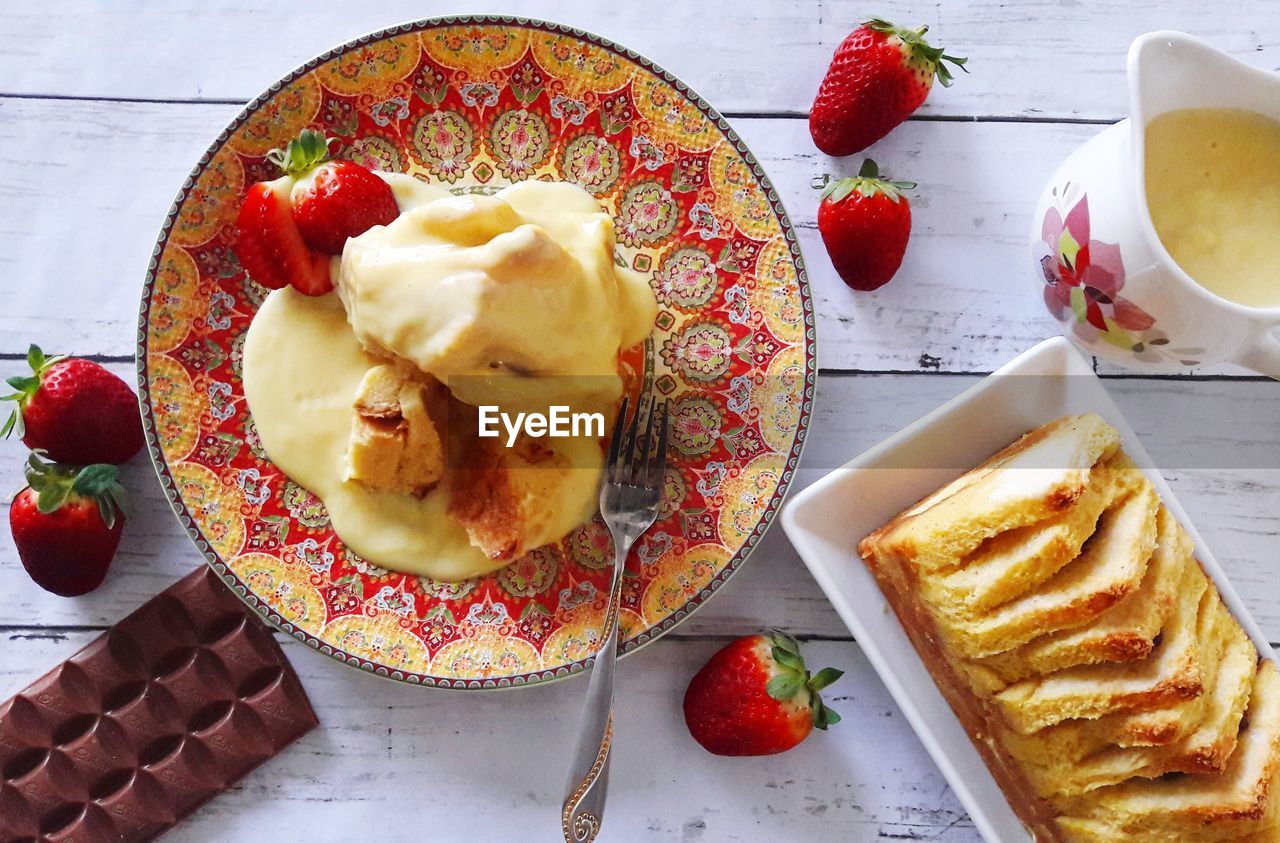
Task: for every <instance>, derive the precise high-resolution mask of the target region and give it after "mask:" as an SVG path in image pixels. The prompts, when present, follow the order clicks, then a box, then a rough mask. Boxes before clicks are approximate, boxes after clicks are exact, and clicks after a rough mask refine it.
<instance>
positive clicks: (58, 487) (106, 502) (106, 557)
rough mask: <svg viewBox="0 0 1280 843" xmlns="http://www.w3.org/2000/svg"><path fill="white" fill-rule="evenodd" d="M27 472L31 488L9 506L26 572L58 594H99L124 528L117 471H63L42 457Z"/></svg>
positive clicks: (35, 457)
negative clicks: (91, 592) (94, 592)
mask: <svg viewBox="0 0 1280 843" xmlns="http://www.w3.org/2000/svg"><path fill="white" fill-rule="evenodd" d="M25 473H26V477H27V484H28V485H27V487H26V488H25V489H23V490H22V491H21V492H19V493H18V495H17V497H15V498H14V500H13V503H12V504H10V506H9V528H10V530H11V531H12V532H13V543H14V546H15V547H16V548H17V550H18V558H19V559H21V560H22V567H23V568H25V569H26V571H27V574H28V575H30V577H31V579H33V580H34V581H35V582H36V584H37V585H39V586H40V587H41V588H43V589H44V590H46V591H50V592H52V593H54V594H58V595H61V596H63V597H76V596H79V595H81V594H87V593H89V592H90V591H93V590H94V589H95V588H97V587H98V586H100V585H102V581H103V580H104V579H105V578H106V576H107V571H108V570H109V569H110V567H111V560H112V559H113V558H114V557H115V553H116V548H117V547H119V545H120V533H121V532H122V531H123V529H124V520H125V517H124V488H123V487H122V486H121V485H120V481H119V479H118V475H117V473H116V468H115V466H112V465H105V464H98V465H89V466H85V467H84V468H74V467H70V466H62V465H57V464H55V463H49V462H46V461H44V460H43V459H41V457H40V454H39V453H38V452H37V453H33V454H31V456H30V457H29V458H28V460H27V465H26V472H25Z"/></svg>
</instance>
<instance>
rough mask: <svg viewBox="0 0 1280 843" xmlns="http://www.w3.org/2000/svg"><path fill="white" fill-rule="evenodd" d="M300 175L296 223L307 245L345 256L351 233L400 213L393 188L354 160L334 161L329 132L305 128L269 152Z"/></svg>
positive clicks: (296, 186) (297, 177)
mask: <svg viewBox="0 0 1280 843" xmlns="http://www.w3.org/2000/svg"><path fill="white" fill-rule="evenodd" d="M267 157H268V158H269V159H270V160H272V161H274V162H275V163H276V164H277V165H279V167H280V169H281V170H283V171H284V173H285V175H288V176H291V177H293V179H294V185H293V191H292V195H291V201H292V203H293V221H294V222H295V223H297V224H298V231H300V232H301V233H302V239H303V240H304V241H305V242H306V244H307V246H308V247H309V248H311V249H314V250H315V251H317V252H322V253H324V254H326V255H340V254H342V247H343V245H345V244H346V242H347V238H348V237H356V236H358V235H361V234H364V233H365V232H366V231H368V230H369V229H371V228H373V227H374V226H375V225H386V224H387V223H389V222H391V221H392V220H394V219H395V218H396V217H398V216H399V215H400V208H399V207H397V205H396V197H395V194H393V193H392V192H391V186H390V185H388V184H387V183H386V182H385V181H383V180H382V179H380V178H378V177H377V176H376V175H374V173H373V171H372V170H370V169H368V168H367V167H362V166H360V165H359V164H357V163H355V162H354V161H330V160H329V141H328V139H327V138H325V136H324V133H323V132H318V131H316V130H315V129H303V130H302V134H300V135H298V138H297V140H291V141H289V145H288V146H286V147H285V148H284V149H276V150H272V151H271V153H269V154H268V156H267Z"/></svg>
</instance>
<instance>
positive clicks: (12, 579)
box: [0, 363, 1280, 658]
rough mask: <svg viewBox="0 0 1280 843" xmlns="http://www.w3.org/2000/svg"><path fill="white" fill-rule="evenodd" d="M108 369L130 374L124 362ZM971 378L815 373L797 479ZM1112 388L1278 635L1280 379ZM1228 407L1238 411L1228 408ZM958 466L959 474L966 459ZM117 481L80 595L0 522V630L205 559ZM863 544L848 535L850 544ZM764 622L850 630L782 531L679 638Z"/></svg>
mask: <svg viewBox="0 0 1280 843" xmlns="http://www.w3.org/2000/svg"><path fill="white" fill-rule="evenodd" d="M15 365H16V364H13V363H10V364H8V365H7V367H3V368H4V370H7V369H11V368H14V366H15ZM112 369H114V370H115V371H118V372H119V373H120V374H122V375H125V376H128V375H129V366H127V365H125V364H113V365H112ZM0 373H3V371H0ZM976 382H977V378H974V377H939V376H930V375H878V376H865V375H864V376H828V377H825V378H822V379H820V380H819V385H818V395H817V399H816V406H817V412H816V417H815V419H814V425H813V429H812V432H811V434H810V437H809V444H808V446H807V447H806V450H805V454H804V458H803V461H802V465H803V466H804V468H803V469H802V470H801V472H800V477H799V481H798V487H802V486H804V485H807V484H808V483H809V482H812V480H814V479H816V478H817V477H818V476H821V475H822V474H823V473H825V472H826V471H829V470H830V469H832V468H835V467H837V466H839V465H841V464H843V463H844V462H846V461H848V460H849V459H851V458H853V457H854V456H857V455H858V454H859V453H861V452H862V451H864V450H866V449H867V448H868V447H870V446H872V445H874V444H875V443H876V442H879V441H880V440H882V439H884V438H886V437H888V436H889V435H891V434H892V433H893V432H895V431H897V430H899V429H901V428H902V427H905V426H906V425H907V424H910V423H911V422H912V421H914V420H915V419H917V418H919V417H920V416H922V415H924V414H925V413H927V412H929V411H930V410H932V409H934V408H935V407H937V406H938V405H940V404H942V403H943V402H944V401H946V400H948V399H949V398H951V397H954V396H955V395H957V394H958V393H959V392H961V391H962V390H963V389H965V388H966V387H968V386H971V385H972V384H974V383H976ZM1108 385H1109V387H1110V391H1111V393H1112V395H1113V396H1115V398H1116V400H1117V402H1118V403H1119V404H1120V405H1121V409H1122V410H1123V411H1124V412H1125V415H1126V417H1127V418H1128V419H1129V421H1130V422H1131V423H1132V424H1133V426H1134V427H1135V429H1137V431H1138V433H1139V435H1140V436H1141V437H1142V441H1143V444H1144V445H1145V446H1146V447H1147V448H1148V450H1149V451H1150V452H1151V454H1152V456H1153V458H1154V459H1155V460H1156V462H1157V464H1159V465H1160V466H1162V468H1164V470H1165V474H1166V476H1168V478H1169V480H1170V482H1171V484H1172V485H1173V487H1174V489H1175V491H1176V492H1177V494H1178V496H1179V499H1180V500H1181V501H1182V503H1183V505H1184V506H1185V507H1186V508H1187V510H1188V512H1190V513H1191V516H1192V519H1193V520H1194V523H1195V524H1196V526H1197V527H1199V529H1200V530H1201V532H1202V533H1203V534H1204V536H1205V539H1206V541H1208V542H1209V543H1210V545H1211V547H1212V548H1213V549H1214V552H1215V553H1216V554H1217V556H1218V558H1219V561H1221V562H1222V564H1223V566H1224V567H1225V568H1226V570H1227V573H1228V574H1229V575H1230V576H1231V578H1232V581H1233V582H1234V583H1235V584H1236V587H1237V588H1238V589H1239V591H1240V592H1241V594H1242V595H1243V597H1244V600H1245V602H1246V603H1247V604H1248V606H1249V607H1250V610H1251V611H1252V612H1253V614H1254V616H1255V617H1256V618H1257V619H1258V622H1259V623H1260V624H1261V625H1262V627H1263V629H1264V630H1265V631H1266V632H1267V634H1268V635H1269V637H1271V639H1272V640H1274V641H1277V642H1280V581H1278V580H1277V578H1276V576H1275V563H1274V560H1275V559H1276V558H1278V557H1280V428H1277V427H1276V426H1275V425H1274V424H1273V423H1271V420H1273V419H1275V418H1277V417H1280V384H1275V383H1267V384H1262V383H1253V382H1232V381H1195V382H1191V383H1181V382H1170V381H1146V380H1129V379H1121V380H1113V381H1109V382H1108ZM1173 403H1176V405H1177V410H1178V411H1177V412H1176V413H1175V412H1172V411H1171V404H1173ZM1223 406H1230V407H1231V408H1232V412H1231V413H1230V414H1225V415H1224V414H1222V413H1221V412H1220V409H1221V408H1222V407H1223ZM21 454H22V452H21V448H20V447H19V445H18V444H17V443H16V442H5V443H3V444H0V493H3V492H6V491H7V490H10V489H13V490H16V489H17V488H18V487H19V486H20V485H21V477H20V470H21V459H22V456H21ZM949 467H950V466H949ZM954 468H955V470H956V473H957V474H958V473H960V472H961V471H962V470H963V469H964V468H965V467H964V466H954ZM125 482H126V485H127V486H128V488H129V490H130V492H131V493H132V494H133V497H134V499H135V506H136V509H137V512H136V513H135V517H134V519H133V521H132V522H131V523H130V525H129V529H128V532H127V533H126V534H125V538H124V540H123V543H122V545H121V550H120V554H119V556H118V558H117V560H116V563H115V568H114V570H113V572H112V575H111V578H110V579H109V580H108V581H107V583H106V585H104V586H103V588H102V589H100V590H99V591H97V592H95V593H94V594H92V595H89V596H87V597H84V598H81V599H78V600H64V599H62V598H59V597H55V596H53V595H49V594H46V593H44V592H42V591H40V590H39V589H36V588H34V587H32V586H31V585H30V583H28V582H27V581H26V575H25V573H24V572H23V571H22V569H21V567H20V566H19V564H18V561H17V559H16V556H15V554H14V551H13V547H12V539H11V538H10V537H9V535H8V531H3V530H0V593H3V594H8V595H9V599H8V600H6V601H3V602H0V628H5V627H14V626H29V625H33V624H34V623H37V622H39V623H43V624H48V625H53V626H58V627H64V626H70V627H80V626H90V627H101V626H105V625H109V624H112V623H114V622H115V621H116V620H118V619H119V618H121V617H123V616H124V615H125V614H127V613H128V612H129V611H130V610H131V609H132V608H133V607H135V606H137V605H138V604H139V603H141V602H143V601H144V600H146V599H147V598H148V597H149V596H150V595H153V594H155V593H157V592H158V591H161V590H162V589H163V588H165V587H166V586H167V585H168V584H169V583H170V582H172V581H173V580H175V579H177V578H178V577H179V576H181V575H182V574H183V573H185V572H186V571H188V570H190V569H191V567H192V566H194V565H196V564H198V563H199V561H200V557H199V555H198V554H197V552H196V550H195V547H194V546H193V545H192V544H191V543H190V541H189V540H188V539H187V537H186V535H185V534H184V533H183V532H182V531H181V529H180V528H179V526H178V523H177V520H176V519H175V518H174V517H173V514H172V512H171V511H170V509H169V505H168V503H167V502H166V501H165V500H164V499H163V498H162V497H161V496H160V491H159V486H158V484H157V483H156V482H155V479H154V475H153V474H152V471H151V467H150V465H149V464H147V463H146V461H145V459H144V458H142V457H139V458H138V459H135V460H134V462H133V463H131V464H130V465H129V466H128V468H127V471H126V476H125ZM859 538H861V537H860V536H850V542H851V543H852V542H854V541H857V540H858V539H859ZM771 626H779V627H783V628H785V629H790V630H792V631H794V632H797V633H801V634H805V635H817V636H822V637H831V638H848V637H849V633H848V630H847V629H845V627H844V625H843V624H842V623H841V622H840V619H839V618H838V617H837V616H836V614H835V611H834V610H833V609H832V608H831V606H830V604H829V603H828V602H827V600H826V598H825V597H824V596H823V595H822V592H821V591H820V590H819V589H818V587H817V585H816V584H815V583H814V582H813V579H812V578H811V577H810V576H809V573H808V571H807V570H806V569H805V567H804V565H803V564H802V563H801V561H800V559H799V557H798V556H797V555H796V553H795V551H794V550H793V549H792V547H791V545H790V543H789V542H788V541H787V540H786V537H785V536H784V535H783V534H782V531H781V529H780V528H777V527H776V526H775V528H774V529H772V530H770V532H769V533H768V534H767V535H766V537H765V539H764V541H763V542H762V544H761V546H760V547H759V548H758V549H757V551H756V552H755V554H753V556H752V558H751V559H749V560H748V561H747V563H746V565H745V566H744V568H743V570H742V571H741V572H740V573H739V574H737V575H735V576H734V578H733V579H732V580H730V581H729V583H728V584H727V585H726V586H725V587H724V588H723V589H722V591H721V592H720V593H718V594H717V595H716V596H715V598H714V599H712V600H711V601H710V602H709V603H708V604H707V605H706V606H705V607H704V608H702V609H700V610H699V611H698V612H697V613H696V614H694V615H693V616H692V617H691V618H690V619H689V620H688V621H686V622H685V623H684V624H683V625H682V626H680V627H679V630H680V632H681V634H682V635H730V634H738V633H741V634H745V633H749V632H755V631H758V630H760V629H766V628H769V627H771ZM640 658H643V657H642V656H641V657H640Z"/></svg>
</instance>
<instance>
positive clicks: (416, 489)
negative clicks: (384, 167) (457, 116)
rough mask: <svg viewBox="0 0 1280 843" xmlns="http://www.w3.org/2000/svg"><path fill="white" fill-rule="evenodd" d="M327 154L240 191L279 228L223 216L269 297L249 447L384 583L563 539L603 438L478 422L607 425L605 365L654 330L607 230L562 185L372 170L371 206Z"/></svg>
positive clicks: (259, 342) (311, 148) (295, 150)
mask: <svg viewBox="0 0 1280 843" xmlns="http://www.w3.org/2000/svg"><path fill="white" fill-rule="evenodd" d="M326 146H327V144H325V143H324V141H323V139H320V140H317V139H316V138H315V137H313V136H308V135H307V134H306V133H304V136H303V137H302V138H300V139H299V141H294V142H293V143H291V144H290V147H289V148H288V150H287V151H286V152H284V153H282V154H281V155H280V156H278V160H279V161H280V162H281V164H282V166H283V167H284V169H285V170H286V173H288V175H286V176H285V177H283V178H282V179H281V180H279V183H277V182H268V183H263V184H262V185H258V186H255V191H256V190H258V189H259V188H263V189H264V191H265V192H267V197H266V199H265V200H264V203H265V204H270V203H271V202H272V201H279V204H280V205H282V206H286V208H285V210H286V211H287V210H289V209H290V208H291V211H292V213H285V212H276V211H275V210H271V209H269V210H265V211H255V212H254V213H249V211H248V210H247V209H249V208H250V206H251V203H252V202H253V201H254V198H255V193H254V191H251V192H250V198H249V199H247V200H246V210H242V213H241V219H240V230H241V237H240V245H238V247H237V251H238V252H241V259H242V261H243V262H244V263H245V264H246V269H248V270H249V272H250V274H251V275H253V277H254V278H255V279H256V280H260V281H262V282H264V283H266V284H267V286H273V287H278V289H275V290H274V291H273V292H272V293H271V294H270V295H269V296H268V297H267V299H266V301H265V302H263V304H262V306H261V308H260V309H259V310H258V312H257V314H256V315H255V316H254V319H253V322H252V324H251V326H250V328H249V331H248V336H247V338H246V341H245V348H244V386H245V395H246V398H247V400H248V404H249V409H250V412H251V413H252V415H253V419H254V422H255V425H256V427H257V431H258V435H259V437H260V439H261V443H262V447H263V448H264V450H265V451H266V453H267V454H268V455H269V456H270V457H271V459H272V461H273V462H274V463H275V464H276V465H277V466H279V467H280V469H281V470H282V471H284V473H285V474H287V475H288V476H289V477H290V478H291V479H292V480H294V481H295V482H296V483H298V484H299V485H301V486H303V487H305V488H307V489H308V490H310V491H311V492H313V493H314V494H315V495H317V496H318V497H319V498H320V499H321V500H323V501H324V503H325V506H326V508H327V509H328V513H329V517H330V519H331V522H332V524H333V528H334V530H335V531H336V532H337V533H338V535H339V536H340V537H341V538H342V540H343V541H344V542H345V543H346V544H347V545H348V546H349V547H350V548H351V549H352V550H354V551H355V552H356V553H358V554H360V555H361V556H362V557H364V558H366V559H368V560H369V561H371V562H374V563H376V564H378V565H381V566H383V567H386V568H389V569H393V570H398V571H405V572H409V573H416V574H421V575H426V576H431V577H435V578H437V579H445V580H457V579H463V578H466V577H470V576H476V575H479V574H483V573H486V572H488V571H492V570H495V569H497V568H500V567H502V566H504V565H506V564H508V563H509V562H511V561H513V560H514V559H516V558H518V557H520V556H521V555H523V554H525V553H527V552H528V551H530V550H533V549H534V548H537V547H540V546H542V545H544V544H548V543H551V542H555V541H557V540H559V539H561V538H563V537H564V536H565V535H566V534H567V533H568V532H569V531H570V530H572V529H573V528H574V527H576V526H577V525H578V524H580V523H582V522H583V521H585V520H587V519H588V518H590V517H591V515H592V514H593V513H594V511H595V507H596V494H597V490H598V487H599V477H600V471H601V468H602V464H603V451H602V446H601V439H602V437H603V436H604V434H605V433H606V432H607V430H606V429H603V428H597V429H595V430H592V431H590V432H591V433H592V434H593V435H576V436H569V437H559V438H552V437H548V436H544V435H538V433H537V431H535V430H533V429H532V428H531V427H526V428H524V429H523V430H522V431H520V432H518V433H515V432H512V433H511V434H510V436H508V432H507V431H506V430H503V431H502V432H501V435H500V436H496V437H492V438H490V437H481V436H480V435H479V430H480V428H481V421H482V419H481V414H482V413H483V412H485V408H488V409H489V410H492V411H494V412H496V413H502V414H506V415H508V416H511V417H517V416H518V414H520V413H526V414H533V413H543V414H545V413H546V412H547V411H548V409H549V408H553V407H557V406H559V407H564V408H569V409H570V410H572V412H573V413H575V414H577V413H581V414H593V413H594V414H599V415H600V417H601V418H603V419H605V420H606V421H607V422H608V423H609V424H611V423H612V417H613V415H614V414H615V412H616V407H617V403H618V401H619V400H620V398H621V396H622V394H623V390H624V380H623V372H622V365H621V355H622V354H623V352H625V351H626V350H627V349H629V348H631V347H633V346H636V345H637V344H639V343H641V342H643V341H644V340H645V338H646V337H647V336H648V335H649V332H650V330H651V328H652V325H653V321H654V317H655V315H656V312H657V302H656V299H655V297H654V294H653V292H652V291H651V290H650V288H649V286H648V283H647V281H646V280H645V279H644V278H643V277H641V276H640V275H638V274H636V273H633V272H631V271H630V270H628V269H625V268H622V267H619V266H617V265H616V264H615V260H614V230H613V221H612V219H611V218H610V217H609V215H608V214H606V213H604V212H603V211H602V210H601V209H600V207H599V205H597V204H596V202H595V200H593V199H592V198H591V196H590V195H589V194H587V193H586V192H585V191H583V190H582V189H581V188H579V187H577V186H575V185H570V184H558V183H548V182H540V181H530V182H524V183H520V184H516V185H513V186H510V187H507V188H504V189H502V190H500V191H498V192H497V193H495V194H493V195H491V196H486V195H478V194H463V195H454V194H452V193H450V192H449V191H447V190H444V189H441V188H437V187H434V186H431V185H428V184H425V183H424V182H421V181H418V180H417V179H415V178H414V177H412V176H409V175H404V174H393V173H381V172H375V173H373V176H374V177H375V180H376V182H377V185H380V186H381V189H379V187H377V186H374V185H372V184H371V183H369V182H368V180H367V179H366V178H365V177H364V176H363V175H359V174H356V173H352V172H348V170H349V168H351V167H355V166H356V165H353V164H351V163H350V162H324V161H323V159H324V155H325V152H327V149H326V148H325V147H326ZM317 160H319V161H321V162H322V163H319V164H318V165H317V163H316V161H317ZM334 164H336V165H337V167H338V168H340V169H339V170H338V172H336V173H326V172H325V168H326V167H330V166H332V165H334ZM360 169H363V168H360ZM364 172H365V173H369V172H370V171H367V170H366V171H364ZM348 179H349V180H350V181H348ZM348 185H350V186H351V188H350V190H349V191H345V190H344V189H345V188H347V187H348ZM264 186H265V187H264ZM387 197H391V198H392V200H393V203H394V206H395V211H394V213H386V212H385V211H382V210H380V209H381V208H382V203H385V201H386V199H387ZM286 200H287V201H286ZM300 208H301V209H303V210H302V212H301V213H300V212H299V209H300ZM370 208H374V209H379V210H377V212H376V213H370V212H369V209H370ZM371 219H374V220H378V222H376V223H374V224H368V223H369V221H370V220H371ZM338 244H340V246H339V245H338ZM326 249H327V250H328V252H326V251H325V250H326ZM264 255H265V258H264V257H263V256H264ZM255 269H256V270H257V271H256V272H255ZM587 427H588V428H589V427H590V426H589V425H588V426H587Z"/></svg>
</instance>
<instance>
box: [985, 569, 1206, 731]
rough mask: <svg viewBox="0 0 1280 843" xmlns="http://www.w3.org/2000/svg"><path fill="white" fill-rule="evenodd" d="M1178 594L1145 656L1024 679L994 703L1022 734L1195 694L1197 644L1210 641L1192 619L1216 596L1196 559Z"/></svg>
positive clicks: (1200, 686)
mask: <svg viewBox="0 0 1280 843" xmlns="http://www.w3.org/2000/svg"><path fill="white" fill-rule="evenodd" d="M1179 598H1180V599H1179V604H1178V609H1177V611H1176V612H1174V613H1173V615H1171V616H1170V618H1169V620H1168V622H1166V623H1165V626H1164V629H1162V630H1161V642H1160V644H1159V646H1157V647H1156V649H1155V650H1154V651H1153V652H1152V653H1151V656H1150V657H1149V658H1146V659H1143V660H1142V661H1140V662H1134V663H1130V664H1124V663H1121V664H1106V665H1089V666H1086V667H1075V668H1070V669H1068V670H1062V671H1058V672H1057V673H1050V674H1048V675H1046V676H1039V677H1033V678H1031V679H1025V680H1023V681H1021V682H1018V683H1016V684H1014V685H1010V686H1009V687H1008V688H1006V689H1004V690H1003V691H1000V692H999V693H998V694H996V695H995V698H994V702H995V704H996V706H997V707H998V708H999V710H1000V711H1001V713H1002V714H1003V715H1004V717H1005V719H1006V721H1007V722H1008V723H1009V725H1010V726H1011V727H1012V728H1013V730H1014V731H1016V732H1020V733H1022V734H1024V735H1026V734H1030V733H1032V732H1035V731H1037V730H1039V729H1043V728H1045V727H1046V726H1052V725H1054V724H1055V723H1061V722H1062V721H1063V720H1073V719H1095V718H1098V717H1101V716H1103V715H1105V714H1110V713H1112V712H1114V711H1131V710H1137V709H1146V708H1155V707H1157V706H1160V705H1164V704H1167V703H1169V702H1173V701H1175V700H1179V699H1190V698H1192V697H1195V696H1197V695H1198V694H1200V692H1201V691H1202V690H1203V688H1204V685H1203V677H1202V673H1201V665H1200V650H1201V648H1202V647H1204V646H1208V645H1212V644H1213V642H1212V641H1201V640H1199V638H1198V632H1199V628H1198V624H1197V620H1198V619H1199V618H1200V617H1207V616H1208V614H1209V613H1211V612H1212V611H1213V605H1214V602H1215V601H1217V599H1218V596H1217V592H1216V591H1215V590H1212V589H1210V588H1209V583H1208V580H1207V578H1206V577H1205V575H1204V572H1202V571H1201V570H1200V566H1198V565H1195V566H1190V567H1188V568H1187V570H1186V576H1185V577H1184V578H1183V580H1182V583H1181V585H1180V586H1179ZM1204 626H1205V631H1206V633H1212V632H1215V631H1216V630H1217V627H1215V626H1214V625H1213V624H1208V623H1207V624H1205V625H1204Z"/></svg>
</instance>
